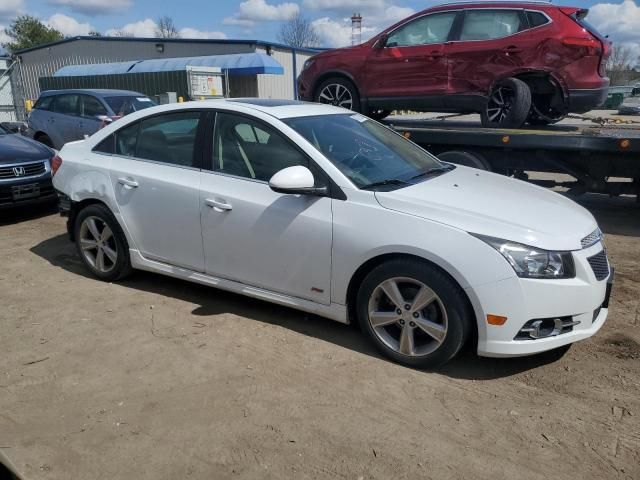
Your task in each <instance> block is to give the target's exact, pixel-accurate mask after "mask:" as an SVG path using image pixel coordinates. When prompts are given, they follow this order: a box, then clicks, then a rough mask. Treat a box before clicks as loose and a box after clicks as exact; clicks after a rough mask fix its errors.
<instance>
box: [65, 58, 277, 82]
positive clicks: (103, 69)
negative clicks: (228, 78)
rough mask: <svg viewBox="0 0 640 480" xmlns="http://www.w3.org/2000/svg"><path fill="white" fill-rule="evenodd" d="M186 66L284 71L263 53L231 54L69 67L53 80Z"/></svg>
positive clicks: (241, 71)
mask: <svg viewBox="0 0 640 480" xmlns="http://www.w3.org/2000/svg"><path fill="white" fill-rule="evenodd" d="M187 66H196V67H219V68H221V69H222V70H226V71H227V72H228V73H229V75H234V76H238V75H256V74H261V73H268V74H275V75H282V74H283V73H284V68H282V65H280V64H279V63H278V61H277V60H276V59H274V58H273V57H271V56H269V55H265V54H264V53H256V52H254V53H235V54H229V55H206V56H201V57H178V58H157V59H151V60H139V61H128V62H116V63H93V64H87V65H69V66H66V67H62V68H61V69H59V70H58V71H57V72H55V73H54V74H53V76H54V77H85V76H90V75H117V74H124V73H144V72H175V71H180V70H182V71H184V70H185V69H186V68H187Z"/></svg>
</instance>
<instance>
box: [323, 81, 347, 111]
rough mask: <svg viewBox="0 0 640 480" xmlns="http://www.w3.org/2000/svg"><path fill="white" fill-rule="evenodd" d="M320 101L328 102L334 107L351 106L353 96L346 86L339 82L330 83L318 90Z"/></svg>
mask: <svg viewBox="0 0 640 480" xmlns="http://www.w3.org/2000/svg"><path fill="white" fill-rule="evenodd" d="M318 100H319V101H320V103H328V104H330V105H335V106H336V107H343V108H348V109H349V110H351V108H352V107H353V97H352V95H351V92H350V91H349V89H348V88H347V87H345V86H344V85H341V84H339V83H331V84H329V85H327V86H326V87H324V88H323V89H322V90H321V91H320V95H319V96H318Z"/></svg>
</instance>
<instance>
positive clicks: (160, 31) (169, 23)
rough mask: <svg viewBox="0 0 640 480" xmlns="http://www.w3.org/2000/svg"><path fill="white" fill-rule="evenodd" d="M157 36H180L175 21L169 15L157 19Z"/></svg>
mask: <svg viewBox="0 0 640 480" xmlns="http://www.w3.org/2000/svg"><path fill="white" fill-rule="evenodd" d="M157 24H158V26H157V27H156V36H157V37H158V38H179V37H180V34H179V33H178V29H177V28H176V26H175V24H174V23H173V18H171V17H169V16H168V15H164V16H162V17H160V18H159V19H158V21H157Z"/></svg>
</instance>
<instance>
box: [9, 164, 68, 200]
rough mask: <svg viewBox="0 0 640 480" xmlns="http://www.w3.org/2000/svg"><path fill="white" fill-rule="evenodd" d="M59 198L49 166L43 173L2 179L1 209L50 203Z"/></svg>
mask: <svg viewBox="0 0 640 480" xmlns="http://www.w3.org/2000/svg"><path fill="white" fill-rule="evenodd" d="M57 198H58V197H57V195H56V192H55V190H54V189H53V184H52V181H51V173H50V170H49V167H48V166H47V167H46V171H45V172H44V173H43V174H42V175H38V176H35V177H18V178H12V179H3V180H1V181H0V209H7V208H14V207H22V206H27V205H33V204H39V203H48V202H53V201H55V200H56V199H57Z"/></svg>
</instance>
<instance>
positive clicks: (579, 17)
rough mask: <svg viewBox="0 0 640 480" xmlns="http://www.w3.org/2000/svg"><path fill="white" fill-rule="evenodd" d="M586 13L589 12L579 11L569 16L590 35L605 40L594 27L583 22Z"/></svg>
mask: <svg viewBox="0 0 640 480" xmlns="http://www.w3.org/2000/svg"><path fill="white" fill-rule="evenodd" d="M587 13H589V10H579V11H577V12H576V13H574V14H573V15H571V18H573V19H574V20H575V21H576V22H577V23H578V25H580V26H581V27H582V28H586V29H587V31H589V33H591V34H592V35H595V36H596V37H598V38H599V39H603V38H605V36H604V35H602V34H601V33H600V32H599V31H598V29H597V28H596V27H594V26H593V25H591V24H590V23H589V22H587V21H586V20H585V17H586V16H587Z"/></svg>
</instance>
